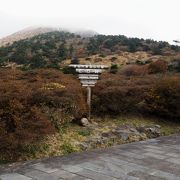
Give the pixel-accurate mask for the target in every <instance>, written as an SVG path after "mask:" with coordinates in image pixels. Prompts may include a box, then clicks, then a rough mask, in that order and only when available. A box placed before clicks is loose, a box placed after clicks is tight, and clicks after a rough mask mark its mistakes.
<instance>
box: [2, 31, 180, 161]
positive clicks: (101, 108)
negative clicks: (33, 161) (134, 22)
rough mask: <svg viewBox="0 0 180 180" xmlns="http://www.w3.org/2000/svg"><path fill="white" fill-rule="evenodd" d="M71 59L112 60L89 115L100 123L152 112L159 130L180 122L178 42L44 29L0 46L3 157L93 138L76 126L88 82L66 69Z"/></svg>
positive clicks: (49, 151) (68, 147)
mask: <svg viewBox="0 0 180 180" xmlns="http://www.w3.org/2000/svg"><path fill="white" fill-rule="evenodd" d="M72 57H74V58H73V59H71V58H72ZM74 62H75V63H82V64H89V63H93V64H106V65H108V66H109V69H108V70H106V71H105V72H104V73H103V74H102V75H101V76H100V80H98V82H97V84H96V86H95V87H94V88H93V89H92V94H93V95H92V118H93V119H94V120H95V121H96V120H98V119H101V120H102V121H101V123H102V124H101V125H102V127H101V126H99V127H100V129H103V120H105V119H106V120H107V121H109V122H106V123H108V124H109V123H110V124H111V123H112V121H111V120H112V119H114V120H115V121H114V122H115V123H117V124H118V123H121V124H123V123H124V122H127V121H128V120H129V121H131V120H132V119H129V118H127V117H129V116H138V117H142V118H141V119H142V121H144V120H145V122H146V119H149V118H150V119H151V118H152V119H153V120H152V122H153V124H156V119H158V120H159V121H157V123H158V124H161V122H162V124H163V126H164V130H163V134H169V133H167V132H165V129H167V131H168V132H170V133H173V129H174V127H176V125H178V124H179V119H180V106H179V104H180V73H179V72H180V49H179V47H178V46H172V45H169V44H168V43H167V42H156V41H153V40H144V39H138V38H127V37H125V36H105V35H96V36H93V37H81V36H79V35H75V34H72V33H69V32H59V31H55V32H49V33H44V34H41V35H38V36H34V37H32V38H30V39H26V40H21V41H18V42H14V43H13V44H12V45H9V46H6V47H1V48H0V65H1V67H0V77H1V78H0V84H1V86H0V142H1V143H0V163H1V162H7V161H18V160H26V159H29V158H32V157H45V156H51V155H61V154H66V153H70V152H74V151H76V150H77V149H76V148H77V147H78V148H79V146H78V145H77V142H81V141H83V140H85V139H86V138H85V136H87V137H89V136H91V135H92V136H93V132H94V130H93V131H89V130H88V129H84V131H82V129H81V127H79V126H78V125H77V124H79V122H80V120H81V119H82V118H86V117H87V115H88V113H87V112H88V107H87V104H86V98H87V97H86V93H87V92H86V88H83V87H81V84H80V81H79V80H78V79H77V76H76V74H75V71H74V69H71V68H69V67H67V65H68V64H70V63H74ZM122 116H123V117H125V119H126V120H123V119H124V118H121V117H122ZM144 117H146V118H145V119H144ZM118 119H121V122H119V120H118ZM135 119H136V118H135ZM141 119H139V118H138V119H137V122H138V124H141ZM123 121H124V122H123ZM149 121H150V120H148V122H147V123H148V124H149ZM74 122H75V123H76V125H73V123H74ZM159 122H160V123H159ZM166 122H168V123H166ZM106 123H105V124H106ZM131 123H133V122H130V123H129V124H131ZM170 124H171V125H172V126H170ZM91 125H94V124H91ZM77 126H78V127H77ZM95 126H96V124H95ZM178 126H179V125H178ZM73 127H75V129H73ZM105 129H106V128H105ZM174 132H178V131H174ZM91 133H92V134H91ZM71 141H74V142H76V144H75V147H76V148H75V149H74V146H72V144H71ZM106 145H107V146H109V145H113V142H107V144H106ZM107 146H105V147H107ZM38 153H39V155H38Z"/></svg>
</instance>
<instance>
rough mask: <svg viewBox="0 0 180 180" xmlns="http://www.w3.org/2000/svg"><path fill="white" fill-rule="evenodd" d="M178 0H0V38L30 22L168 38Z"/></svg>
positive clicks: (177, 34)
mask: <svg viewBox="0 0 180 180" xmlns="http://www.w3.org/2000/svg"><path fill="white" fill-rule="evenodd" d="M179 8H180V1H179V0H31V1H25V0H5V1H4V0H0V38H2V37H4V36H7V35H9V34H11V33H14V32H16V31H19V30H22V29H24V28H27V27H31V26H51V27H62V28H75V29H87V30H94V31H96V32H98V33H100V34H114V35H115V34H122V35H126V36H128V37H139V38H151V39H155V40H165V41H169V42H172V40H174V39H180V23H179V17H180V11H179Z"/></svg>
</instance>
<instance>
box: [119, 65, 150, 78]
mask: <svg viewBox="0 0 180 180" xmlns="http://www.w3.org/2000/svg"><path fill="white" fill-rule="evenodd" d="M120 73H121V74H122V75H126V76H144V75H146V74H148V68H147V66H146V65H127V66H125V67H124V68H122V69H121V71H120Z"/></svg>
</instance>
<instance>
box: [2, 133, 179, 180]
mask: <svg viewBox="0 0 180 180" xmlns="http://www.w3.org/2000/svg"><path fill="white" fill-rule="evenodd" d="M0 179H1V180H35V179H36V180H58V179H68V180H90V179H95V180H99V179H100V180H111V179H114V180H115V179H127V180H137V179H141V180H142V179H145V180H159V179H160V180H161V179H168V180H171V179H172V180H180V135H173V136H168V137H160V138H157V139H151V140H147V141H141V142H136V143H131V144H125V145H119V146H114V147H112V148H108V149H103V150H94V151H90V152H84V153H80V154H71V155H68V156H62V157H53V158H48V159H43V160H35V161H31V162H26V163H23V164H22V163H18V164H17V163H15V164H11V165H6V166H0Z"/></svg>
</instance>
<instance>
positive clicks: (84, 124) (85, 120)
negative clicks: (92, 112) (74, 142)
mask: <svg viewBox="0 0 180 180" xmlns="http://www.w3.org/2000/svg"><path fill="white" fill-rule="evenodd" d="M81 125H82V126H85V127H87V126H89V125H90V123H89V121H88V119H87V118H82V119H81Z"/></svg>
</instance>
